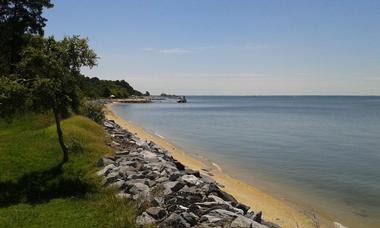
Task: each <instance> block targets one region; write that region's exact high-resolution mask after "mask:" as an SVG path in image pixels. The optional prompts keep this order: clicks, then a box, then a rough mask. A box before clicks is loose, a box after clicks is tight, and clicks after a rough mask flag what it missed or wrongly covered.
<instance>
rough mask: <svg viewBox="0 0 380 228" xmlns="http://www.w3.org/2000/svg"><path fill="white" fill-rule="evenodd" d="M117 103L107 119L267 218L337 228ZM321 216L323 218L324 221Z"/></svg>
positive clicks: (286, 224) (292, 224)
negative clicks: (130, 116)
mask: <svg viewBox="0 0 380 228" xmlns="http://www.w3.org/2000/svg"><path fill="white" fill-rule="evenodd" d="M113 104H114V103H111V104H106V110H105V115H106V117H107V119H110V120H114V121H115V122H116V123H117V124H119V125H120V126H121V127H123V128H126V129H128V131H130V132H132V133H133V134H135V135H136V136H137V137H139V138H141V139H144V140H149V141H153V142H154V143H156V144H157V145H159V146H161V147H162V148H165V149H166V150H168V151H169V153H170V154H171V155H172V156H173V157H174V158H175V159H177V160H178V161H180V162H181V163H183V164H184V165H186V166H188V167H189V168H191V169H193V170H199V171H200V172H201V173H202V174H204V175H207V176H210V177H211V178H213V179H214V180H215V181H216V182H218V183H219V184H221V185H223V186H224V188H223V190H224V191H226V192H228V193H230V194H231V195H233V196H234V197H235V198H236V199H237V200H238V201H240V202H242V203H244V204H246V205H248V206H250V207H251V208H252V210H253V211H262V212H263V213H264V218H265V219H266V220H268V221H270V222H273V223H276V224H278V225H280V226H281V227H334V224H333V221H331V220H328V219H326V221H327V222H328V223H329V225H327V224H325V222H324V221H325V219H324V218H319V215H317V216H310V215H308V214H309V213H307V212H305V210H303V209H301V208H297V207H296V206H295V205H292V204H290V203H289V202H287V201H285V200H281V199H278V198H276V197H274V196H271V195H269V194H267V193H265V192H263V191H261V190H260V189H258V188H256V187H254V186H252V185H250V184H248V183H246V182H243V181H241V180H239V179H236V178H233V177H231V176H229V175H228V174H226V173H224V172H223V170H222V169H221V168H220V167H218V165H217V164H216V165H215V163H212V162H210V164H206V161H201V160H199V159H196V158H194V157H192V156H190V155H189V154H187V153H186V152H185V151H184V150H182V149H181V148H179V147H178V146H176V145H174V144H172V143H170V142H169V141H168V140H167V139H165V138H163V137H160V136H159V135H156V134H154V133H150V132H148V131H146V130H144V129H143V128H141V127H139V126H137V125H135V124H134V123H131V122H130V121H127V120H125V119H123V118H121V117H120V116H118V115H117V114H115V113H114V112H113V111H112V105H113ZM210 173H211V175H210ZM320 219H323V221H321V220H320Z"/></svg>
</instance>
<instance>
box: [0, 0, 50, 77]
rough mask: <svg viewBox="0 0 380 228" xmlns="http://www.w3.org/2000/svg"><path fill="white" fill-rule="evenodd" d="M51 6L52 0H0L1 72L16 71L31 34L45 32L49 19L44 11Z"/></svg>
mask: <svg viewBox="0 0 380 228" xmlns="http://www.w3.org/2000/svg"><path fill="white" fill-rule="evenodd" d="M51 7H53V4H51V3H50V0H1V1H0V74H6V75H9V74H11V73H14V70H15V67H16V64H17V63H18V62H19V61H20V58H21V57H20V53H21V50H22V49H23V48H24V47H25V46H26V45H27V43H28V42H29V39H30V37H31V35H32V34H37V35H43V34H44V30H43V28H44V27H45V25H46V21H47V19H46V18H44V17H42V12H43V9H44V8H51Z"/></svg>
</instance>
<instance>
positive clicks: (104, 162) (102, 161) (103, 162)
mask: <svg viewBox="0 0 380 228" xmlns="http://www.w3.org/2000/svg"><path fill="white" fill-rule="evenodd" d="M113 163H114V160H111V159H110V158H106V157H103V158H101V159H99V160H98V161H97V162H96V166H98V167H102V166H107V165H110V164H113Z"/></svg>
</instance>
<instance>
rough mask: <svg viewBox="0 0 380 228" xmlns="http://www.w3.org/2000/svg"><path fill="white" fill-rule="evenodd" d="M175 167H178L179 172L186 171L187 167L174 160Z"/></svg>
mask: <svg viewBox="0 0 380 228" xmlns="http://www.w3.org/2000/svg"><path fill="white" fill-rule="evenodd" d="M174 165H175V166H176V167H177V169H178V170H179V171H182V170H185V166H184V165H183V164H182V163H181V162H179V161H176V160H174Z"/></svg>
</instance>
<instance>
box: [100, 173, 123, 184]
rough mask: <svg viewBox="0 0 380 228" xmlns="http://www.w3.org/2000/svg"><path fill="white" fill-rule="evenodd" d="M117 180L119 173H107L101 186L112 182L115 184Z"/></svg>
mask: <svg viewBox="0 0 380 228" xmlns="http://www.w3.org/2000/svg"><path fill="white" fill-rule="evenodd" d="M118 178H119V172H112V173H109V174H108V175H107V176H106V177H105V178H104V179H103V185H109V184H111V183H113V182H116V180H117V179H118Z"/></svg>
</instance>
